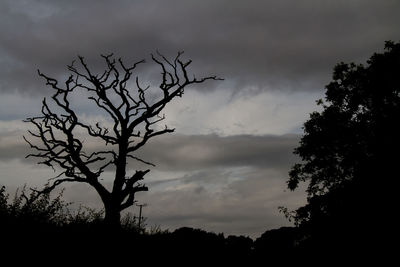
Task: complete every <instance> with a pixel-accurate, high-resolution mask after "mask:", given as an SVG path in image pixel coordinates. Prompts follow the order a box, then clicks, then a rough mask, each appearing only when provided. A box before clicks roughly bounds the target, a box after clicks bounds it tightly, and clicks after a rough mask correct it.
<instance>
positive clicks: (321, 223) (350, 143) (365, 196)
mask: <svg viewBox="0 0 400 267" xmlns="http://www.w3.org/2000/svg"><path fill="white" fill-rule="evenodd" d="M318 104H319V105H321V106H322V111H321V112H313V113H312V114H311V115H310V119H309V120H308V121H307V122H306V123H305V124H304V135H303V137H302V139H301V141H300V146H299V147H298V148H297V149H296V150H295V153H296V154H297V155H299V156H300V158H301V159H302V162H301V163H298V164H295V165H294V166H293V168H292V170H291V171H290V179H289V180H288V187H289V188H290V189H292V190H294V189H296V188H297V187H298V184H299V183H300V182H308V188H307V193H308V204H307V205H306V206H304V207H301V208H299V209H298V210H296V211H295V213H294V216H293V217H294V219H295V221H296V223H297V224H299V225H301V226H303V227H308V228H309V229H310V231H311V232H313V233H314V237H315V238H319V237H322V236H324V238H323V239H325V240H329V238H332V239H335V240H336V241H337V242H342V243H346V241H344V240H347V241H348V240H356V239H359V242H362V241H361V240H365V239H366V236H367V235H366V233H367V232H368V231H369V232H371V229H374V228H379V227H381V226H383V225H384V224H385V223H387V222H389V216H390V214H391V212H392V211H393V210H394V209H395V207H394V204H393V203H394V195H395V189H396V188H397V186H396V174H397V173H398V170H397V164H398V162H399V156H398V153H399V151H400V142H399V136H400V134H399V130H398V129H399V127H398V122H399V121H400V43H393V42H386V45H385V51H384V52H383V53H375V54H374V55H373V56H372V57H371V58H370V59H369V60H368V61H367V65H365V66H364V65H361V64H360V65H356V64H354V63H350V64H345V63H340V64H338V65H337V66H336V67H335V68H334V73H333V81H332V82H331V83H329V84H328V85H327V86H326V94H325V100H319V101H318ZM375 231H376V229H375ZM338 233H341V234H338ZM346 235H347V236H346ZM332 239H330V240H332ZM339 239H340V240H339Z"/></svg>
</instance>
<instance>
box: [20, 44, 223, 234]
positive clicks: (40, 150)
mask: <svg viewBox="0 0 400 267" xmlns="http://www.w3.org/2000/svg"><path fill="white" fill-rule="evenodd" d="M181 55H182V53H181V52H180V53H178V54H177V56H176V57H175V58H174V59H173V60H169V59H167V58H166V57H164V56H163V55H161V54H160V53H157V55H156V56H154V55H151V58H152V61H153V62H154V63H156V64H158V66H159V67H160V68H161V83H160V85H159V86H158V89H156V88H154V89H153V90H156V91H157V92H158V97H156V98H155V97H154V96H153V97H150V96H149V94H148V93H146V92H147V90H148V89H149V88H150V86H147V87H145V88H144V87H143V86H142V85H141V82H139V78H138V77H137V76H136V77H135V79H134V81H132V80H133V79H132V78H133V73H134V71H135V69H136V68H137V66H138V65H139V64H142V63H144V62H145V61H144V60H141V61H138V62H136V63H134V64H133V65H131V66H127V65H125V63H123V61H122V60H121V58H119V59H118V60H116V59H115V58H114V57H113V55H102V58H103V59H104V61H105V63H106V68H105V70H104V72H102V73H100V74H95V73H93V71H92V70H91V69H90V68H89V67H88V65H87V63H86V61H85V59H84V58H83V57H81V56H78V59H79V60H78V63H79V66H78V67H77V66H75V64H74V62H72V64H71V65H69V66H68V70H69V72H70V76H69V78H68V79H67V80H66V81H65V83H64V85H62V86H60V85H59V82H58V80H56V79H54V78H51V77H49V76H47V75H45V74H43V73H41V72H40V71H39V70H38V73H39V75H40V76H41V77H43V78H44V79H45V80H46V85H48V86H50V87H52V89H54V94H53V95H52V96H51V99H52V101H53V105H54V106H51V105H49V104H48V102H47V100H46V98H44V99H43V105H42V110H41V113H42V114H41V116H38V117H31V118H27V119H26V120H25V122H29V123H32V124H33V125H34V126H35V128H36V130H35V131H29V133H30V135H31V137H33V139H34V140H35V139H36V141H33V140H28V139H27V138H25V137H24V139H25V141H26V142H27V143H28V144H29V145H30V147H31V148H32V149H34V150H35V151H36V152H35V153H32V154H29V155H28V156H27V157H36V158H40V162H39V164H45V165H48V166H50V167H52V168H53V169H54V170H55V168H54V167H58V169H61V171H60V174H59V175H58V176H56V177H54V178H52V182H51V184H50V185H49V186H48V187H47V189H46V190H53V189H54V188H55V187H56V186H58V185H60V184H62V183H65V182H80V183H87V184H89V185H91V186H92V187H93V188H94V189H95V190H96V191H97V193H98V194H99V195H100V197H101V200H102V201H103V204H104V208H105V222H106V223H107V224H110V225H115V226H118V225H120V212H121V211H122V210H124V209H126V208H128V207H130V206H131V205H133V204H134V202H135V193H137V192H140V191H147V190H148V188H147V187H146V186H145V185H144V184H142V183H141V180H143V177H144V175H145V174H146V173H148V172H149V171H150V170H149V169H147V170H137V171H135V172H134V173H133V174H130V175H128V173H127V172H128V171H129V169H128V168H127V164H128V158H132V159H134V160H137V161H139V162H141V163H143V164H146V165H151V166H154V164H152V163H150V162H148V161H145V160H143V159H141V158H139V157H138V156H137V155H135V152H137V151H138V150H139V149H140V148H141V147H143V146H144V145H145V144H146V143H147V142H148V141H149V140H150V139H151V138H153V137H156V136H159V135H162V134H166V133H171V132H173V131H174V129H171V128H168V127H167V126H165V127H162V128H160V127H159V126H157V125H159V123H160V122H161V121H162V120H164V119H165V116H164V115H161V111H162V110H163V109H164V108H165V106H166V105H167V103H169V102H170V101H171V100H172V99H173V98H175V97H182V95H183V93H184V89H185V87H187V86H188V85H191V84H197V83H203V82H205V81H206V80H221V79H220V78H217V77H216V76H209V77H204V78H200V79H197V78H196V77H194V76H193V78H191V77H189V74H188V66H189V64H190V63H191V60H189V61H182V60H181ZM131 87H134V89H132V88H131ZM79 90H83V91H84V95H86V94H88V95H89V96H88V102H90V101H92V102H93V103H94V104H95V105H96V106H97V107H98V108H99V109H101V110H102V111H103V112H105V114H107V116H108V117H109V120H110V121H111V125H112V126H109V127H106V126H104V125H101V124H100V123H99V122H96V123H91V122H88V121H84V120H83V119H82V118H80V116H78V113H77V111H76V110H75V111H74V108H73V106H72V105H71V99H70V95H71V94H72V93H73V92H76V91H79ZM72 104H73V103H72ZM54 107H55V108H54ZM82 129H83V131H84V132H87V134H88V137H90V138H95V139H96V140H97V142H102V143H103V144H104V146H103V148H102V150H99V151H89V149H88V148H87V147H86V146H85V144H84V141H83V140H82V138H79V136H78V135H79V134H77V132H79V131H80V132H83V131H82ZM31 139H32V138H31ZM38 141H39V142H38ZM111 167H114V170H115V175H114V180H113V186H112V189H111V190H108V189H107V188H106V187H105V186H104V185H103V184H102V183H101V182H100V176H101V175H102V173H103V172H104V171H105V170H106V168H111Z"/></svg>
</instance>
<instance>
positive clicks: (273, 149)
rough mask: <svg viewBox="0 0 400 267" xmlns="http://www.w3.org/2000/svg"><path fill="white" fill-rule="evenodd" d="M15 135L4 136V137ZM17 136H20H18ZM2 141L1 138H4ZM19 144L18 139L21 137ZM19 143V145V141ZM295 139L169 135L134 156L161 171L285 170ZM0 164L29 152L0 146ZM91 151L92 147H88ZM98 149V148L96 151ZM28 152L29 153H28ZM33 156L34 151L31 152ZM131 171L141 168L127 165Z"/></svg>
mask: <svg viewBox="0 0 400 267" xmlns="http://www.w3.org/2000/svg"><path fill="white" fill-rule="evenodd" d="M13 134H15V133H9V134H6V133H4V134H3V135H4V137H7V136H8V135H13ZM18 134H21V133H19V132H18ZM4 137H3V138H4ZM21 140H22V137H21ZM21 140H20V141H21ZM298 141H299V136H298V135H283V136H273V135H266V136H252V135H237V136H228V137H221V136H218V135H192V136H186V135H177V134H174V135H170V136H161V137H159V138H155V139H154V140H152V141H150V142H149V143H148V144H147V145H146V146H144V147H143V148H142V150H141V151H140V152H139V153H138V156H139V157H140V158H142V159H144V160H146V161H150V162H152V163H154V164H156V167H155V169H157V170H163V171H181V170H183V171H192V170H201V169H203V168H220V167H241V166H253V167H257V168H266V167H268V168H275V169H285V168H287V167H288V166H290V165H291V164H292V163H293V162H294V160H295V159H296V158H295V156H294V155H293V149H294V148H295V147H296V146H297V145H298ZM0 145H2V146H1V150H0V160H3V161H4V160H7V159H15V158H17V159H18V158H19V159H22V158H23V157H24V156H25V155H27V154H28V153H29V152H30V149H29V146H28V144H25V143H23V142H22V141H21V142H14V143H11V144H9V143H7V142H3V144H2V143H1V137H0ZM91 149H95V147H91ZM99 149H101V147H99ZM31 152H32V151H31ZM33 152H34V151H33ZM131 163H132V165H131V166H132V168H144V167H146V166H143V165H138V164H137V162H131Z"/></svg>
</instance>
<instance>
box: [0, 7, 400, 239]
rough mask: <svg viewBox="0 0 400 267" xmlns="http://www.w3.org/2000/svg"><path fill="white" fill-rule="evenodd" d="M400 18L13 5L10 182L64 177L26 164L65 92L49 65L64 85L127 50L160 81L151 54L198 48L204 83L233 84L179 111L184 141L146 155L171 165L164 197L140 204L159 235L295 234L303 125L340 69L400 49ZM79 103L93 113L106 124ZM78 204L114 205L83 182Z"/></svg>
mask: <svg viewBox="0 0 400 267" xmlns="http://www.w3.org/2000/svg"><path fill="white" fill-rule="evenodd" d="M399 11H400V1H398V0H376V1H372V0H343V1H342V0H335V1H327V0H315V1H311V0H301V1H300V0H298V1H289V0H276V1H275V0H274V1H268V0H265V1H256V0H246V1H239V0H238V1H236V0H201V1H194V0H172V1H170V0H168V1H167V0H159V1H151V0H147V1H135V0H125V1H124V0H115V1H101V0H97V1H95V0H93V1H90V0H79V1H78V0H68V1H64V0H1V1H0V172H1V175H0V183H1V184H3V185H6V186H7V187H8V188H9V189H10V190H13V189H15V188H16V187H17V186H21V185H23V184H24V183H27V184H28V185H30V186H41V185H43V184H44V183H45V182H46V181H47V178H51V177H53V176H54V173H53V172H52V171H51V170H48V169H46V168H45V167H40V166H37V165H36V164H35V162H34V161H32V160H25V159H24V156H25V155H26V154H28V153H29V149H28V146H27V145H26V144H25V143H24V142H23V139H22V135H23V134H25V133H26V131H27V130H28V129H29V127H30V126H29V125H25V124H24V123H22V122H21V121H22V119H24V118H26V117H28V116H32V115H38V114H39V112H40V105H41V100H42V98H43V97H45V96H48V95H49V94H50V93H51V90H50V89H49V88H47V87H46V86H45V85H44V81H43V80H42V79H40V78H39V77H38V75H37V72H36V70H37V69H38V68H39V69H40V70H41V71H42V72H44V73H46V74H48V75H50V76H52V77H56V78H60V79H62V78H63V77H65V76H66V75H67V70H66V65H67V64H69V63H71V61H72V60H74V59H75V58H76V56H77V55H78V54H79V55H82V56H85V57H86V59H87V61H88V64H89V65H90V66H92V67H93V68H96V69H100V68H101V67H102V65H101V64H100V63H101V60H100V57H99V55H100V54H107V53H111V52H113V53H114V54H115V55H116V56H118V57H122V58H124V60H125V61H126V62H132V63H133V62H136V61H138V60H141V59H147V62H148V64H146V65H143V66H142V67H141V69H140V73H141V79H142V80H147V81H148V82H149V83H150V84H151V83H154V84H156V83H157V82H158V80H157V79H158V78H159V77H158V73H159V71H158V70H157V71H155V69H154V65H152V64H150V63H151V60H149V59H150V57H149V55H150V53H154V52H155V51H157V50H158V51H161V52H162V53H163V54H165V55H166V56H167V57H174V56H175V55H176V53H177V52H178V51H182V50H184V51H185V54H184V57H185V58H187V59H192V60H193V63H192V65H191V69H190V71H191V73H194V74H196V76H199V77H200V76H205V75H214V74H215V75H218V76H219V77H223V78H224V79H225V80H224V81H212V82H207V83H206V84H202V85H201V86H197V87H195V86H193V87H190V88H187V90H186V91H185V95H184V97H183V98H179V99H177V100H176V101H174V102H173V103H171V104H170V105H169V106H168V107H167V108H166V110H165V114H166V116H167V120H166V123H167V124H168V125H169V126H170V127H173V128H176V132H175V133H173V134H171V135H169V136H162V137H160V138H158V139H156V140H153V141H152V142H151V143H149V145H148V146H147V147H144V148H143V151H141V152H140V153H141V155H142V156H144V157H146V159H149V160H151V161H152V162H153V163H155V164H156V165H157V166H156V167H155V168H152V171H151V172H150V173H149V174H148V175H147V176H146V179H147V185H148V186H149V188H150V191H149V192H146V193H140V194H137V200H138V201H139V202H140V203H147V204H148V206H147V207H146V208H144V215H145V216H146V217H148V224H149V226H152V225H159V226H161V228H163V229H166V228H169V229H171V230H173V229H175V228H177V227H182V226H190V227H199V228H202V229H204V230H207V231H214V232H224V233H226V234H237V235H239V234H242V235H249V236H251V237H257V236H259V235H260V234H261V233H263V232H264V231H266V230H268V229H272V228H277V227H280V226H284V225H290V223H289V222H288V221H287V220H286V219H285V218H284V216H283V215H282V214H280V213H279V212H278V209H277V208H278V206H287V207H289V208H296V207H299V206H301V205H303V204H304V203H305V194H304V192H303V191H302V190H297V191H295V192H290V191H287V190H286V180H287V178H288V171H289V169H290V166H291V165H292V164H293V163H294V162H296V160H297V159H296V158H295V157H294V156H293V154H292V151H293V149H294V148H295V147H296V146H297V145H298V141H299V138H300V136H301V133H302V131H301V126H302V124H303V123H304V121H305V120H307V118H308V115H309V113H310V112H312V111H314V110H316V109H317V107H316V105H315V100H317V99H319V98H321V97H323V94H324V86H325V85H326V84H327V83H329V81H330V80H331V73H332V68H333V67H334V65H335V64H336V63H338V62H341V61H344V62H357V63H364V62H365V60H366V59H367V58H368V57H369V56H370V55H371V54H372V53H373V52H377V51H382V48H383V45H384V41H385V40H394V41H399V40H400V31H399V28H400V16H399ZM74 101H75V102H74V103H76V104H77V105H79V106H80V107H81V108H80V110H79V112H80V115H81V116H84V117H86V118H90V119H94V120H103V119H104V118H102V114H101V113H98V111H97V110H96V109H94V108H92V107H91V106H86V105H85V103H86V102H85V99H84V98H82V97H76V98H75V99H74ZM105 176H106V178H105V182H106V183H107V182H108V180H107V179H108V178H107V177H109V176H111V173H106V175H105ZM65 197H66V198H67V199H68V200H72V201H74V202H76V203H84V204H87V205H89V206H92V207H100V202H99V199H98V198H97V196H96V194H95V192H94V191H92V190H91V189H90V188H88V187H86V186H83V185H80V184H71V185H67V190H66V193H65ZM131 211H132V212H135V213H136V212H137V209H132V210H131Z"/></svg>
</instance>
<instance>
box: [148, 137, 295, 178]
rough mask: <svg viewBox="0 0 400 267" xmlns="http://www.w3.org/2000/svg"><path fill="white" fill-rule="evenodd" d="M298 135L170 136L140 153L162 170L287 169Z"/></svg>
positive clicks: (155, 141) (150, 144)
mask: <svg viewBox="0 0 400 267" xmlns="http://www.w3.org/2000/svg"><path fill="white" fill-rule="evenodd" d="M298 141H299V136H297V135H283V136H272V135H271V136H269V135H267V136H252V135H236V136H228V137H221V136H217V135H197V136H185V135H171V136H165V137H162V138H161V137H160V138H158V139H155V140H153V141H152V142H150V143H149V144H148V145H147V146H146V147H143V149H142V151H141V152H140V156H141V157H142V158H143V159H146V160H149V161H151V162H153V163H155V164H156V165H157V169H160V170H198V169H202V168H215V167H240V166H254V167H259V168H265V167H268V168H277V169H286V168H287V167H288V166H289V165H290V164H292V163H293V161H294V160H295V157H294V155H293V149H294V148H295V147H296V146H297V144H298Z"/></svg>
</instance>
